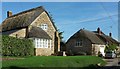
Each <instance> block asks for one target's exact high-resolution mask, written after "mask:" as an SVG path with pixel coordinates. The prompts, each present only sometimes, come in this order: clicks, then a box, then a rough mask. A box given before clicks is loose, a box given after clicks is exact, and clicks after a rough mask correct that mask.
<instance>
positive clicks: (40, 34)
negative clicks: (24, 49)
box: [28, 27, 51, 39]
mask: <svg viewBox="0 0 120 69" xmlns="http://www.w3.org/2000/svg"><path fill="white" fill-rule="evenodd" d="M31 37H34V38H44V39H51V37H50V36H49V35H48V34H47V33H46V32H45V31H44V30H43V29H41V28H39V27H32V29H31V30H30V32H29V33H28V38H31Z"/></svg>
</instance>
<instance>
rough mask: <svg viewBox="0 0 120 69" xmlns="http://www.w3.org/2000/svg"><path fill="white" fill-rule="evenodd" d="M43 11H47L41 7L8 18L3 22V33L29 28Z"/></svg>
mask: <svg viewBox="0 0 120 69" xmlns="http://www.w3.org/2000/svg"><path fill="white" fill-rule="evenodd" d="M43 11H45V9H44V8H43V7H42V6H40V7H37V8H33V9H30V10H26V11H23V12H20V13H18V14H15V15H12V16H10V17H8V18H6V19H5V20H4V21H3V22H2V25H1V26H2V32H5V31H9V30H15V29H20V28H25V27H27V26H29V25H30V24H31V23H32V22H33V21H34V20H35V19H36V18H37V17H38V16H39V15H40V14H41V13H42V12H43ZM45 12H46V11H45ZM46 13H47V12H46ZM47 14H48V13H47ZM48 17H49V18H50V16H49V14H48ZM50 20H51V21H52V19H51V18H50ZM52 24H53V26H54V27H55V25H54V23H53V22H52ZM55 29H56V27H55Z"/></svg>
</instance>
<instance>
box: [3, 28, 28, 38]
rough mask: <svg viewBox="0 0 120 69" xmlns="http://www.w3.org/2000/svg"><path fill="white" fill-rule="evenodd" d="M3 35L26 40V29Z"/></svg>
mask: <svg viewBox="0 0 120 69" xmlns="http://www.w3.org/2000/svg"><path fill="white" fill-rule="evenodd" d="M2 34H3V35H9V36H12V37H17V38H25V36H26V28H23V29H19V30H11V31H7V32H3V33H2Z"/></svg>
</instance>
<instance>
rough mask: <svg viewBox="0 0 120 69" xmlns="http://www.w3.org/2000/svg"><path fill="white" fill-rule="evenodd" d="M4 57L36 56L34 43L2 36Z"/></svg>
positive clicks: (28, 40)
mask: <svg viewBox="0 0 120 69" xmlns="http://www.w3.org/2000/svg"><path fill="white" fill-rule="evenodd" d="M2 55H3V56H32V55H34V47H33V41H32V40H30V39H19V38H15V37H11V36H7V35H2Z"/></svg>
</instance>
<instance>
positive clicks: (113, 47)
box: [105, 44, 117, 52]
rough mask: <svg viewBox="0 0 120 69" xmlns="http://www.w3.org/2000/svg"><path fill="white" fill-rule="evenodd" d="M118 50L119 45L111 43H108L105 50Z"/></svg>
mask: <svg viewBox="0 0 120 69" xmlns="http://www.w3.org/2000/svg"><path fill="white" fill-rule="evenodd" d="M115 50H117V45H116V44H111V45H107V46H106V48H105V52H106V51H115Z"/></svg>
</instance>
